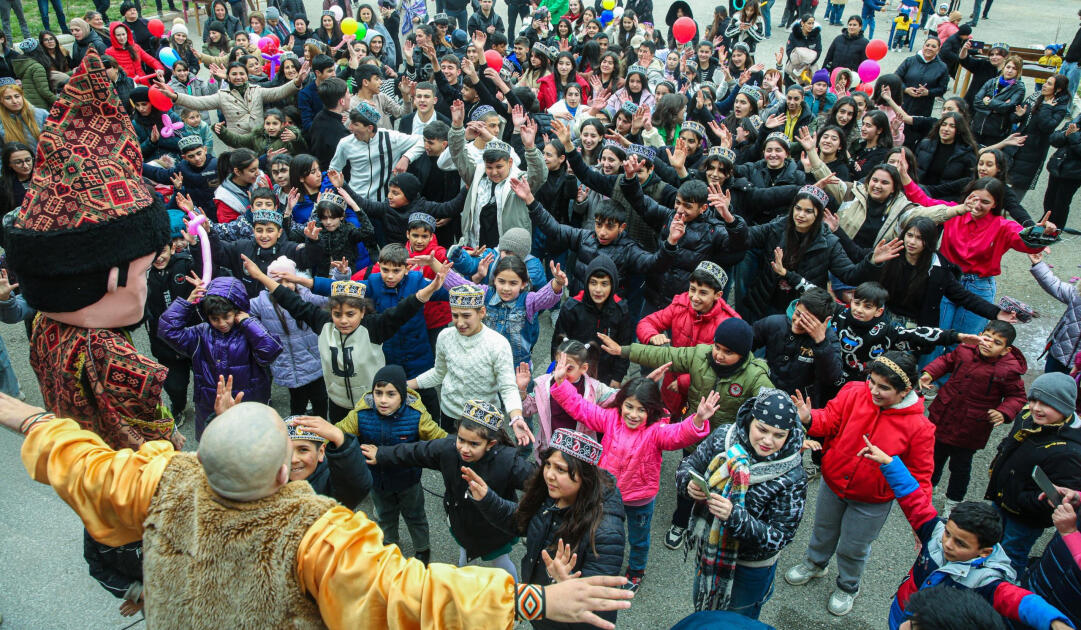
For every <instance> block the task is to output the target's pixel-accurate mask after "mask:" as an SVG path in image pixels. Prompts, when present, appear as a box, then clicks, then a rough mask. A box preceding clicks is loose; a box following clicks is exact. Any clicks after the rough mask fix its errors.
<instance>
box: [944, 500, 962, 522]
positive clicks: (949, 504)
mask: <svg viewBox="0 0 1081 630" xmlns="http://www.w3.org/2000/svg"><path fill="white" fill-rule="evenodd" d="M959 503H960V501H954V500H952V499H946V503H945V504H944V505H943V506H942V513H941V514H940V516H941V517H942V518H946V519H948V518H949V517H950V514H952V513H953V508H955V507H957V504H959Z"/></svg>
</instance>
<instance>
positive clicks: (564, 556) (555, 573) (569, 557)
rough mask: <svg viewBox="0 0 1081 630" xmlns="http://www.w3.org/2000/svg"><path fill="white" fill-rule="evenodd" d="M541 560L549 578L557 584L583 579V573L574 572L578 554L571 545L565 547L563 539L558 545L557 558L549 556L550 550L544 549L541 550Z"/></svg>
mask: <svg viewBox="0 0 1081 630" xmlns="http://www.w3.org/2000/svg"><path fill="white" fill-rule="evenodd" d="M541 560H544V568H545V569H546V570H547V571H548V577H550V578H552V580H554V581H555V582H556V583H559V582H566V581H567V580H571V579H574V578H577V577H582V572H581V571H574V565H576V564H578V554H577V553H573V550H572V549H571V546H570V545H564V544H563V539H562V538H560V539H559V541H558V542H557V543H556V551H555V556H554V557H553V556H551V555H549V554H548V550H547V549H544V550H541ZM572 571H573V573H572Z"/></svg>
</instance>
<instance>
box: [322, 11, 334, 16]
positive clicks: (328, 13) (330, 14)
mask: <svg viewBox="0 0 1081 630" xmlns="http://www.w3.org/2000/svg"><path fill="white" fill-rule="evenodd" d="M323 15H329V16H330V17H334V12H333V11H323Z"/></svg>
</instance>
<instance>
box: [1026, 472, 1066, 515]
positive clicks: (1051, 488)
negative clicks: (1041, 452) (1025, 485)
mask: <svg viewBox="0 0 1081 630" xmlns="http://www.w3.org/2000/svg"><path fill="white" fill-rule="evenodd" d="M1032 480H1033V481H1035V482H1036V485H1037V486H1039V487H1040V490H1042V491H1043V493H1044V494H1045V495H1047V500H1048V501H1050V502H1051V505H1052V506H1054V507H1058V504H1059V503H1062V493H1060V492H1059V491H1058V490H1056V489H1055V484H1053V483H1051V480H1050V479H1048V477H1047V473H1045V472H1044V471H1043V469H1042V468H1040V467H1039V466H1033V467H1032Z"/></svg>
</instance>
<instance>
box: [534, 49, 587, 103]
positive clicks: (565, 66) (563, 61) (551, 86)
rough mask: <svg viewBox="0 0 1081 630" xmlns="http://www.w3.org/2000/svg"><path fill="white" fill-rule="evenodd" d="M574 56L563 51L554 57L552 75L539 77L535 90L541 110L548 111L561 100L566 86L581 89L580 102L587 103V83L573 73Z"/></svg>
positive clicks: (576, 73)
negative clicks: (574, 86) (572, 85)
mask: <svg viewBox="0 0 1081 630" xmlns="http://www.w3.org/2000/svg"><path fill="white" fill-rule="evenodd" d="M574 68H575V62H574V55H573V54H571V53H569V52H566V51H563V52H561V53H559V54H558V55H557V56H556V61H555V69H554V70H553V71H552V74H550V75H548V76H545V77H541V79H540V80H539V87H538V90H537V100H538V101H539V102H540V107H541V109H545V110H546V109H548V108H549V107H551V106H552V105H555V104H556V101H558V100H559V99H561V98H563V96H564V95H565V94H566V92H567V86H568V85H571V84H572V83H576V84H578V85H579V86H581V88H582V102H588V101H589V94H590V91H589V82H587V81H586V80H585V78H583V77H581V76H579V75H578V72H577V71H575V69H574Z"/></svg>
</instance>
